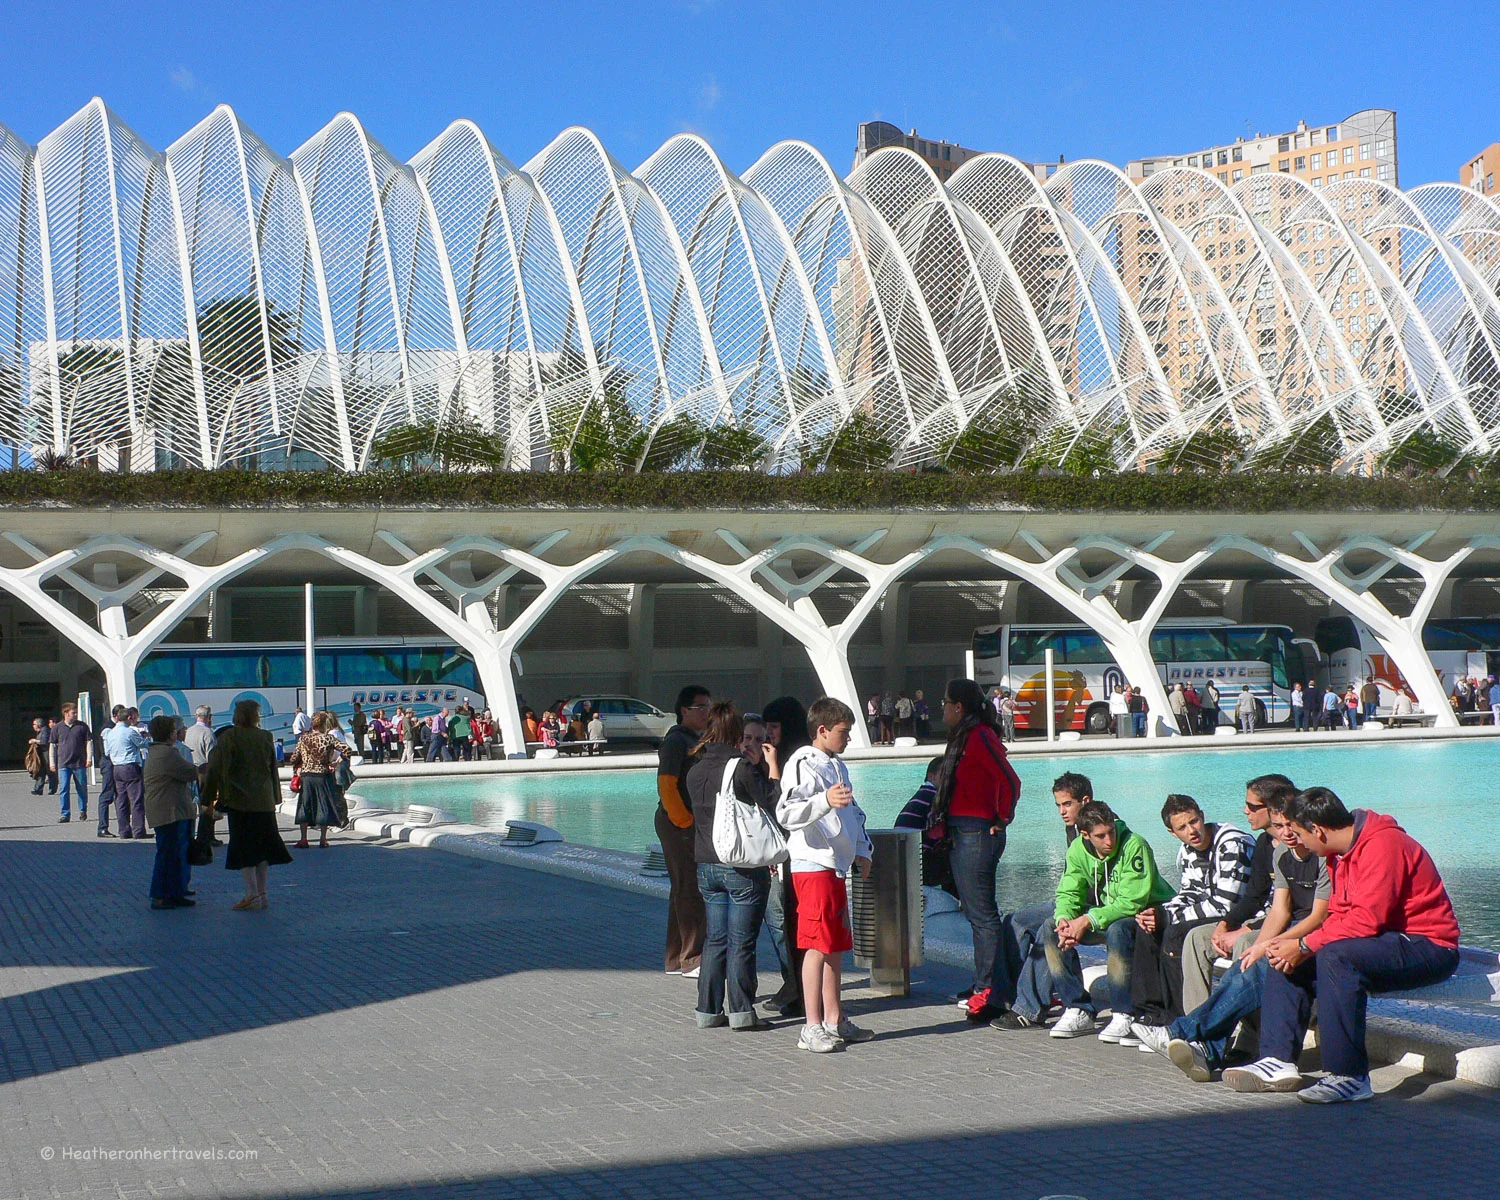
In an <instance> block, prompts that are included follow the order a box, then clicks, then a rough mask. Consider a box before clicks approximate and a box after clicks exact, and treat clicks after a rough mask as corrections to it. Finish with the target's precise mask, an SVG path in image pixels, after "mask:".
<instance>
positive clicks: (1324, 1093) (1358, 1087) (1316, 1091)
mask: <svg viewBox="0 0 1500 1200" xmlns="http://www.w3.org/2000/svg"><path fill="white" fill-rule="evenodd" d="M1297 1099H1298V1100H1306V1101H1307V1102H1308V1103H1309V1104H1345V1103H1348V1102H1349V1101H1351V1100H1373V1099H1375V1091H1374V1089H1373V1088H1371V1087H1370V1077H1369V1076H1368V1075H1326V1076H1324V1077H1323V1078H1322V1079H1320V1080H1318V1082H1317V1083H1315V1084H1313V1085H1312V1086H1311V1087H1305V1088H1303V1089H1302V1090H1301V1091H1300V1092H1298V1093H1297Z"/></svg>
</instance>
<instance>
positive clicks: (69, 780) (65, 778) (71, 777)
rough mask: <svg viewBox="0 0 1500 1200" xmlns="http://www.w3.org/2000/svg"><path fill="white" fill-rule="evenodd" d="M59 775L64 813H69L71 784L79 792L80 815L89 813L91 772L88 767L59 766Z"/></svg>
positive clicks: (83, 815) (64, 814) (65, 814)
mask: <svg viewBox="0 0 1500 1200" xmlns="http://www.w3.org/2000/svg"><path fill="white" fill-rule="evenodd" d="M57 775H58V778H59V780H61V782H62V815H63V816H65V817H66V816H67V815H68V790H69V787H70V786H71V787H72V788H73V789H75V790H76V791H77V792H78V815H79V817H86V816H88V815H89V773H88V768H87V767H59V768H58V769H57Z"/></svg>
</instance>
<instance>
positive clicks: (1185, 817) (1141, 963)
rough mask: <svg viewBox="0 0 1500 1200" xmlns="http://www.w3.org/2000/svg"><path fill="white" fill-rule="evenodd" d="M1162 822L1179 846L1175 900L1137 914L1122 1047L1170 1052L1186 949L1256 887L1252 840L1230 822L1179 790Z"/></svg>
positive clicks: (1164, 807)
mask: <svg viewBox="0 0 1500 1200" xmlns="http://www.w3.org/2000/svg"><path fill="white" fill-rule="evenodd" d="M1161 819H1162V824H1164V825H1165V826H1166V827H1167V828H1168V829H1169V830H1171V832H1172V836H1173V837H1175V838H1176V839H1177V840H1178V841H1179V842H1181V843H1182V845H1181V846H1179V847H1178V848H1177V872H1178V880H1179V882H1178V886H1177V895H1175V896H1173V897H1172V898H1171V899H1170V900H1167V901H1165V902H1164V903H1162V904H1157V905H1153V906H1152V907H1150V908H1148V909H1146V910H1145V911H1144V912H1142V913H1141V914H1140V915H1139V916H1137V917H1136V919H1135V921H1136V925H1137V926H1138V927H1139V929H1138V932H1137V933H1136V938H1135V961H1134V962H1133V963H1132V965H1131V972H1130V990H1131V995H1130V1007H1131V1013H1132V1019H1131V1024H1130V1036H1129V1037H1125V1038H1121V1039H1120V1044H1121V1045H1139V1046H1142V1047H1144V1048H1145V1049H1147V1050H1158V1051H1164V1050H1165V1049H1166V1045H1167V1040H1168V1039H1167V1029H1166V1026H1167V1022H1168V1021H1170V1020H1172V1019H1173V1018H1174V1017H1180V1016H1181V1015H1182V946H1183V942H1184V941H1185V940H1186V939H1187V935H1188V934H1189V933H1190V932H1191V931H1192V929H1193V927H1194V926H1196V925H1205V924H1215V923H1217V922H1218V920H1219V919H1220V918H1221V917H1222V916H1224V914H1225V913H1227V912H1228V911H1229V909H1230V907H1231V906H1232V905H1233V904H1234V903H1235V901H1237V900H1239V899H1240V897H1242V896H1243V895H1244V894H1245V888H1246V887H1247V886H1248V885H1249V882H1250V854H1251V850H1252V846H1251V843H1250V838H1249V836H1248V835H1247V834H1245V833H1244V832H1243V831H1242V830H1239V829H1236V828H1235V827H1234V826H1233V825H1230V824H1228V823H1226V822H1208V821H1205V820H1204V819H1203V809H1202V808H1200V807H1199V805H1198V802H1197V801H1196V800H1194V799H1193V798H1192V797H1191V796H1184V795H1180V794H1176V793H1174V794H1173V795H1170V796H1168V797H1167V802H1166V803H1165V804H1164V805H1162V810H1161Z"/></svg>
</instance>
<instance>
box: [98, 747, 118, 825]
mask: <svg viewBox="0 0 1500 1200" xmlns="http://www.w3.org/2000/svg"><path fill="white" fill-rule="evenodd" d="M114 802H115V764H114V763H112V762H110V761H109V756H108V755H104V756H103V757H102V758H100V760H99V799H98V801H97V803H98V806H99V828H100V830H108V829H109V806H110V805H111V804H113V803H114Z"/></svg>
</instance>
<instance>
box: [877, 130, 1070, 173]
mask: <svg viewBox="0 0 1500 1200" xmlns="http://www.w3.org/2000/svg"><path fill="white" fill-rule="evenodd" d="M887 146H905V147H906V148H907V149H908V150H910V151H912V152H913V153H914V154H916V156H917V157H918V158H920V159H921V160H922V161H923V162H925V163H926V164H927V165H928V166H929V167H931V168H932V169H933V171H934V172H935V173H936V174H937V177H938V178H939V179H941V180H943V181H944V182H946V181H947V180H948V179H949V178H951V177H952V175H953V172H955V171H956V170H958V168H959V167H961V166H963V165H964V163H966V162H968V161H969V159H971V158H974V157H976V156H977V155H980V154H983V153H985V151H983V150H973V149H970V148H969V147H968V146H960V145H958V144H957V143H956V142H947V141H935V140H934V139H932V138H929V137H924V136H922V135H921V134H920V133H918V132H917V131H916V130H915V129H911V130H908V131H906V132H904V133H903V132H902V131H901V130H900V129H899V128H897V127H896V126H895V125H892V124H891V123H890V122H889V121H865V122H864V123H863V124H861V125H860V127H859V137H858V139H857V140H856V142H855V145H854V165H855V166H856V167H857V166H859V164H860V163H862V162H864V161H865V159H867V158H869V157H870V155H872V154H874V153H875V151H877V150H883V149H885V147H887ZM1026 165H1027V166H1029V167H1030V168H1031V170H1032V173H1033V174H1034V175H1035V176H1036V177H1037V179H1038V180H1040V181H1042V182H1044V183H1045V182H1046V180H1047V179H1048V177H1049V176H1051V175H1052V174H1054V173H1055V172H1056V171H1057V168H1058V163H1027V164H1026Z"/></svg>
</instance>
